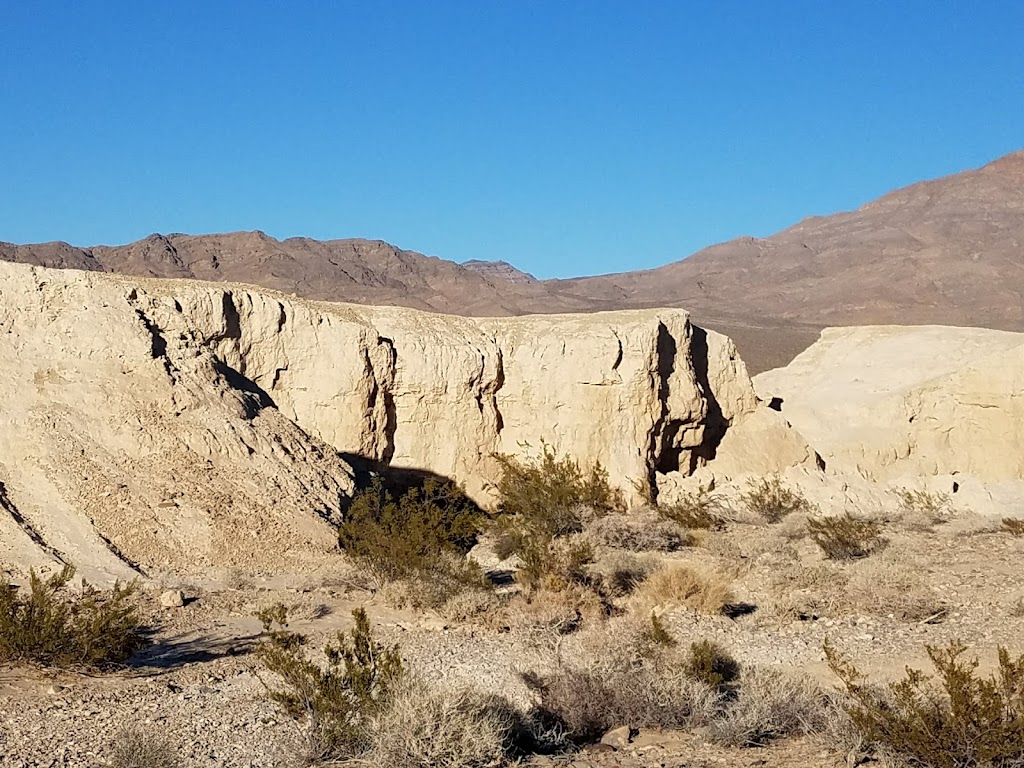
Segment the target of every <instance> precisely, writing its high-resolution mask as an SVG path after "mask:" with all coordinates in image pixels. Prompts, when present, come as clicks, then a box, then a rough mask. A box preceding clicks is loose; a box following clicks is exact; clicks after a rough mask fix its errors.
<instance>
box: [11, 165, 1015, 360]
mask: <svg viewBox="0 0 1024 768" xmlns="http://www.w3.org/2000/svg"><path fill="white" fill-rule="evenodd" d="M0 259H3V260H7V261H15V262H23V263H29V264H35V265H39V266H47V267H58V268H74V269H84V270H90V271H105V272H117V273H123V274H133V275H140V276H153V277H184V278H192V279H198V280H209V281H220V282H243V283H251V284H256V285H260V286H263V287H267V288H271V289H274V290H279V291H282V292H285V293H290V294H294V295H296V296H300V297H304V298H311V299H321V300H326V301H347V302H356V303H362V304H374V305H399V306H408V307H413V308H417V309H425V310H430V311H435V312H444V313H448V314H460V315H467V316H511V315H521V314H534V313H564V312H589V311H600V310H615V309H633V308H651V307H684V308H686V309H687V310H688V311H691V312H693V313H694V316H695V317H696V318H697V320H698V322H700V323H701V324H703V325H706V326H708V327H711V328H715V329H716V330H720V331H722V332H723V333H726V334H727V335H730V336H731V337H733V338H734V339H735V340H736V343H737V345H738V346H739V348H740V350H741V352H743V354H744V357H745V358H747V360H748V362H750V363H752V367H753V369H754V370H764V369H766V368H770V367H774V366H778V365H783V364H785V363H786V362H788V360H789V359H791V358H792V357H793V355H795V354H797V353H798V352H799V351H800V350H801V349H803V348H805V347H806V346H807V345H808V344H810V343H811V342H812V341H814V339H815V338H816V337H817V332H818V330H820V328H821V327H823V326H826V325H863V324H879V323H882V324H884V323H901V324H946V325H958V326H980V327H990V328H997V329H1002V330H1011V331H1020V330H1024V151H1022V152H1015V153H1012V154H1010V155H1006V156H1005V157H1002V158H1000V159H998V160H996V161H994V162H992V163H990V164H988V165H986V166H984V167H983V168H980V169H977V170H973V171H966V172H963V173H959V174H955V175H952V176H947V177H944V178H941V179H936V180H933V181H926V182H921V183H918V184H914V185H911V186H909V187H906V188H903V189H900V190H896V191H894V192H891V193H889V194H887V195H884V196H883V197H881V198H879V199H878V200H875V201H873V202H871V203H868V204H867V205H864V206H862V207H861V208H859V209H857V210H856V211H850V212H846V213H837V214H834V215H831V216H819V217H811V218H808V219H805V220H804V221H801V222H799V223H798V224H796V225H794V226H792V227H790V228H788V229H786V230H783V231H782V232H779V233H778V234H776V235H773V236H771V237H768V238H750V237H746V238H739V239H736V240H732V241H730V242H727V243H721V244H719V245H714V246H711V247H710V248H706V249H704V250H702V251H699V252H698V253H696V254H693V255H692V256H690V257H689V258H686V259H683V260H681V261H677V262H674V263H671V264H668V265H666V266H664V267H660V268H658V269H653V270H645V271H639V272H624V273H620V274H614V275H603V276H597V277H583V278H575V279H570V280H536V279H533V278H532V276H531V275H528V274H526V273H524V272H521V271H520V270H518V269H516V268H515V267H513V266H511V265H508V264H505V263H501V262H481V261H471V262H467V263H466V264H462V265H460V264H455V263H454V262H450V261H445V260H443V259H439V258H433V257H428V256H424V255H423V254H419V253H416V252H414V251H407V250H402V249H400V248H397V247H395V246H393V245H390V244H388V243H385V242H381V241H370V240H362V239H349V240H330V241H317V240H312V239H309V238H289V239H286V240H276V239H274V238H272V237H270V236H268V235H266V234H265V233H263V232H258V231H257V232H235V233H228V234H219V235H182V234H171V235H159V234H153V235H150V236H149V237H147V238H145V239H143V240H140V241H138V242H135V243H130V244H128V245H123V246H96V247H92V248H76V247H74V246H71V245H68V244H67V243H59V242H58V243H41V244H36V245H14V244H10V243H0Z"/></svg>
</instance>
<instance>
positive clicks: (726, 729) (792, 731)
mask: <svg viewBox="0 0 1024 768" xmlns="http://www.w3.org/2000/svg"><path fill="white" fill-rule="evenodd" d="M734 696H735V698H734V699H733V700H732V701H731V702H730V703H729V706H728V707H726V708H725V709H724V710H723V712H722V713H721V714H720V715H719V716H718V717H717V718H715V720H714V721H712V723H711V725H710V728H709V732H708V735H709V736H710V738H711V739H712V740H714V741H717V742H719V743H723V744H728V745H731V746H737V747H756V746H764V745H765V744H768V743H769V742H772V741H774V740H776V739H781V738H786V737H789V736H802V735H809V734H813V733H822V732H826V731H831V730H832V729H834V728H835V722H834V721H836V720H837V719H839V718H841V717H842V712H841V710H840V708H839V705H838V703H837V701H836V697H835V696H834V695H832V694H830V693H828V692H826V691H824V690H823V689H822V688H820V687H819V686H818V685H817V684H816V683H815V682H814V681H812V680H810V679H809V678H806V677H795V676H791V675H787V674H784V673H782V672H779V671H776V670H770V669H756V668H755V669H751V670H747V671H746V673H745V674H744V675H743V678H742V679H741V680H740V683H739V686H738V687H737V689H736V690H735V693H734Z"/></svg>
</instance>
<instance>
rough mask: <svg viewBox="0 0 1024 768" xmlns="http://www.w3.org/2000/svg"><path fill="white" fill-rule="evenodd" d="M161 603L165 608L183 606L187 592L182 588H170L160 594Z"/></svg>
mask: <svg viewBox="0 0 1024 768" xmlns="http://www.w3.org/2000/svg"><path fill="white" fill-rule="evenodd" d="M160 605H162V606H163V607H164V608H181V607H182V606H183V605H185V593H184V592H182V591H181V590H180V589H168V590H167V591H166V592H164V593H163V594H162V595H160Z"/></svg>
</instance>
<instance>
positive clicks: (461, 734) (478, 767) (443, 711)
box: [364, 680, 519, 768]
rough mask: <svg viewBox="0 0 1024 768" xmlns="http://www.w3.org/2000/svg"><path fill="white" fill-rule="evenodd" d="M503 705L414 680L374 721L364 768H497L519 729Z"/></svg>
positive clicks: (509, 709)
mask: <svg viewBox="0 0 1024 768" xmlns="http://www.w3.org/2000/svg"><path fill="white" fill-rule="evenodd" d="M518 720H519V718H518V717H517V713H516V712H515V711H514V710H513V709H512V707H511V706H509V705H508V704H507V703H505V702H503V701H495V700H494V699H489V698H487V697H484V696H480V695H478V694H475V693H473V692H471V691H467V690H444V689H431V688H430V687H428V686H427V685H425V684H424V683H423V682H422V681H418V680H409V681H407V682H406V683H404V684H403V685H402V686H400V687H399V688H398V689H397V690H396V691H395V693H394V695H393V697H392V700H391V703H390V705H389V707H388V708H387V710H386V711H385V712H383V713H382V714H381V715H380V716H379V717H377V718H376V719H375V720H374V723H373V728H372V741H371V747H370V750H369V752H368V754H367V755H366V759H365V761H364V762H365V764H367V765H372V766H374V767H375V768H436V767H437V766H444V768H498V767H499V766H502V765H505V764H507V763H508V762H509V758H510V753H511V750H512V747H513V742H514V740H515V733H516V730H517V728H518V727H519V722H518Z"/></svg>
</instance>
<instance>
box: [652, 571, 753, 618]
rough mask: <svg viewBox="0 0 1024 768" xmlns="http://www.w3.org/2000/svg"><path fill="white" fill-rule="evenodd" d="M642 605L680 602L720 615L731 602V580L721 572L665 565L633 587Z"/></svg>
mask: <svg viewBox="0 0 1024 768" xmlns="http://www.w3.org/2000/svg"><path fill="white" fill-rule="evenodd" d="M635 595H636V599H637V602H639V603H640V604H641V605H648V606H655V605H682V606H685V607H687V608H689V609H691V610H693V611H697V612H698V613H707V614H711V615H714V614H719V613H721V612H722V611H723V609H724V608H725V607H726V606H727V605H729V604H730V603H732V602H733V601H734V596H733V592H732V579H731V578H730V577H728V576H727V575H726V574H724V573H722V572H720V571H711V570H706V569H703V568H697V567H695V566H689V565H666V566H663V567H661V568H659V569H658V570H656V571H654V572H653V573H652V574H651V575H650V576H648V577H647V580H646V581H644V583H643V584H641V585H640V586H639V587H638V588H637V590H636V593H635Z"/></svg>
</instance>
